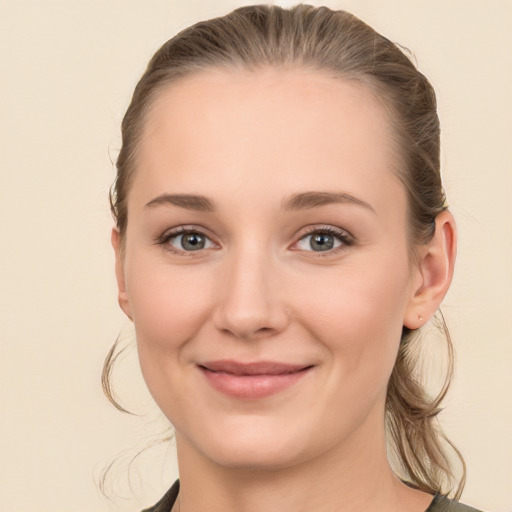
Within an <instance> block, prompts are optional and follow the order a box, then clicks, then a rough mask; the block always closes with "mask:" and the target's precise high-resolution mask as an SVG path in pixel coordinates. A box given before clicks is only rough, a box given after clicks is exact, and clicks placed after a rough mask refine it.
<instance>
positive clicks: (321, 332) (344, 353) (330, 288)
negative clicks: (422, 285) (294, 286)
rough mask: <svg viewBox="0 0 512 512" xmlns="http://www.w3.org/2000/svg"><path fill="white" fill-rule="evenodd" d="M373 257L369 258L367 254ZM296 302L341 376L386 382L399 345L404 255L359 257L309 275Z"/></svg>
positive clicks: (405, 269)
mask: <svg viewBox="0 0 512 512" xmlns="http://www.w3.org/2000/svg"><path fill="white" fill-rule="evenodd" d="M372 260H373V258H372ZM309 281H310V282H304V281H303V282H302V285H303V286H302V289H303V290H304V289H307V290H309V292H308V293H307V294H304V293H303V292H302V294H301V295H300V296H301V297H302V300H301V302H300V303H297V307H298V308H300V311H301V313H299V314H298V316H299V317H302V318H303V319H305V322H307V328H308V330H310V331H311V332H313V334H314V337H315V338H316V339H318V340H322V341H323V343H324V344H325V345H326V348H327V349H328V350H329V351H331V353H332V354H333V356H334V357H333V361H335V362H336V364H338V365H340V366H341V367H342V369H341V371H342V372H343V374H344V375H347V374H351V375H359V376H361V380H364V379H365V378H370V379H373V377H374V376H378V375H380V376H382V378H383V379H385V380H387V377H389V374H390V373H391V370H392V368H393V365H394V361H395V359H396V354H397V351H398V346H399V343H400V338H401V333H402V326H403V315H404V311H405V306H406V303H407V300H408V289H409V278H408V264H407V254H406V252H405V251H404V256H401V255H398V257H397V255H394V256H391V255H390V256H389V257H385V255H381V257H380V258H375V259H374V260H373V262H372V261H368V260H364V259H361V260H360V261H358V262H357V265H349V264H347V265H345V266H343V267H340V268H336V269H333V270H332V272H329V273H325V274H324V275H322V276H321V277H320V278H319V276H318V274H317V275H316V276H311V279H310V280H309Z"/></svg>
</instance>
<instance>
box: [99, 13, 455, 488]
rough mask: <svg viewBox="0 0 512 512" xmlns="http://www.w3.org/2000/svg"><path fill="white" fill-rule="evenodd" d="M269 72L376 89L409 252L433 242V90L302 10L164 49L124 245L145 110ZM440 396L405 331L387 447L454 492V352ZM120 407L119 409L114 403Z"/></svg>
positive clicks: (133, 133)
mask: <svg viewBox="0 0 512 512" xmlns="http://www.w3.org/2000/svg"><path fill="white" fill-rule="evenodd" d="M263 66H274V67H285V66H295V67H307V68H310V69H317V70H319V71H322V72H326V73H328V74H330V75H331V76H333V77H339V78H342V79H348V80H356V81H359V82H361V83H363V84H365V86H367V87H369V88H370V89H371V90H372V91H373V92H374V94H375V96H376V97H377V98H378V99H379V100H380V101H381V103H382V105H383V106H384V107H385V109H386V111H387V112H388V117H389V120H390V124H391V126H392V132H393V136H394V139H395V142H396V146H397V148H398V151H397V160H398V162H397V169H396V172H397V174H398V176H399V177H400V179H401V180H402V182H403V184H404V186H405V189H406V191H407V194H408V208H409V217H410V222H409V226H410V239H411V247H414V246H415V245H417V244H421V243H426V242H428V241H429V240H430V239H431V238H432V236H433V234H434V231H435V218H436V216H437V215H438V214H439V213H440V212H442V211H443V210H445V209H446V206H445V196H444V191H443V187H442V183H441V175H440V161H439V160H440V155H439V153H440V130H439V119H438V116H437V111H436V109H437V107H436V98H435V93H434V90H433V88H432V86H431V84H430V83H429V81H428V80H427V79H426V78H425V76H424V75H422V74H421V73H420V72H419V71H418V70H417V69H416V67H415V66H414V64H413V63H412V62H411V60H410V59H409V58H408V57H407V56H406V55H405V53H404V52H403V51H402V49H401V48H400V47H398V46H397V45H396V44H394V43H392V42H391V41H389V40H388V39H386V38H385V37H384V36H382V35H380V34H378V33H377V32H376V31H375V30H374V29H372V28H371V27H369V26H368V25H366V24H365V23H363V22H362V21H361V20H359V19H358V18H356V17H355V16H353V15H351V14H349V13H347V12H344V11H332V10H330V9H328V8H327V7H318V8H315V7H312V6H308V5H298V6H296V7H294V8H292V9H289V10H286V9H282V8H280V7H276V6H272V7H270V6H263V5H258V6H249V7H242V8H240V9H237V10H235V11H233V12H232V13H230V14H228V15H226V16H224V17H221V18H215V19H212V20H208V21H204V22H200V23H197V24H196V25H193V26H192V27H189V28H187V29H185V30H183V31H182V32H180V33H179V34H178V35H176V36H175V37H173V38H172V39H170V40H169V41H167V42H166V43H165V44H164V45H163V46H162V47H161V48H160V49H159V50H158V51H157V52H156V54H155V55H154V56H153V58H152V59H151V61H150V62H149V64H148V67H147V69H146V71H145V73H144V74H143V76H142V78H141V79H140V81H139V83H138V84H137V86H136V88H135V91H134V94H133V97H132V101H131V103H130V105H129V107H128V110H127V112H126V114H125V116H124V119H123V123H122V148H121V151H120V153H119V157H118V159H117V177H116V180H115V183H114V185H113V187H112V190H111V195H110V203H111V208H112V213H113V215H114V218H115V221H116V223H117V227H118V229H119V231H120V233H121V237H122V239H124V237H125V233H126V226H127V223H128V211H127V197H128V192H129V190H130V186H131V183H132V180H133V176H134V172H135V170H136V167H137V165H136V159H137V145H138V142H139V140H140V137H141V134H142V130H143V126H144V122H145V117H146V114H147V112H148V109H149V108H150V107H151V105H152V102H153V100H154V98H155V97H156V96H158V94H159V92H160V91H161V90H162V88H164V87H165V86H167V85H168V84H169V83H171V82H175V81H176V80H179V79H180V78H183V77H186V76H189V75H191V74H193V73H196V72H198V71H200V70H204V69H208V68H212V67H215V68H230V69H248V70H250V69H257V68H261V67H263ZM441 321H442V329H443V331H444V333H445V335H446V340H447V343H448V355H449V364H448V371H447V372H446V373H447V374H446V378H445V381H444V385H443V387H442V389H441V392H440V393H439V394H438V396H437V397H435V398H432V397H430V396H429V394H428V393H427V392H426V391H425V389H424V388H423V386H422V384H421V381H420V378H419V377H418V372H417V369H416V366H417V362H418V361H417V359H418V357H417V355H416V356H415V355H414V354H415V352H414V350H413V348H414V346H413V341H414V339H415V338H416V336H415V333H414V332H413V331H411V330H409V329H407V328H404V331H403V335H402V340H401V345H400V350H399V354H398V358H397V361H396V364H395V367H394V369H393V373H392V375H391V378H390V381H389V385H388V393H387V401H386V425H387V431H388V442H389V444H390V446H391V449H392V451H393V453H394V454H395V455H396V456H397V458H398V464H399V466H400V467H398V468H395V471H397V472H398V473H399V475H400V476H401V477H402V478H403V479H405V480H408V481H409V482H410V483H412V484H413V485H414V486H416V487H417V488H419V489H422V490H425V491H429V492H448V491H449V490H451V489H452V486H453V481H454V480H455V479H454V476H453V471H452V469H451V465H450V461H449V457H448V454H447V452H446V443H448V444H449V445H451V446H452V448H453V449H454V450H455V453H456V454H457V456H458V457H459V459H460V461H461V463H462V469H463V475H462V477H461V479H460V480H459V483H458V487H456V490H455V491H454V495H455V497H459V496H460V494H461V492H462V488H463V485H464V480H465V467H464V461H463V459H462V457H461V456H460V453H459V452H458V451H457V450H456V448H455V447H454V446H453V445H452V444H451V443H450V442H449V441H448V440H447V439H446V438H445V437H444V435H443V434H442V432H441V431H440V430H439V426H438V424H437V418H436V416H437V414H438V413H439V411H440V410H441V409H440V403H441V401H442V399H443V398H444V396H445V395H446V392H447V390H448V386H449V383H450V381H451V376H452V373H453V347H452V344H451V341H450V337H449V335H448V332H447V330H446V326H445V324H444V321H443V320H442V316H441ZM114 353H115V352H114V350H112V351H111V352H110V354H109V356H108V357H107V359H106V361H105V366H104V382H103V384H104V389H105V392H106V393H107V396H109V398H110V399H111V400H112V401H113V402H114V403H116V402H115V400H114V398H113V395H112V389H111V386H110V381H109V379H108V377H109V375H110V372H111V370H112V365H113V362H114V361H115V355H114ZM116 406H117V404H116Z"/></svg>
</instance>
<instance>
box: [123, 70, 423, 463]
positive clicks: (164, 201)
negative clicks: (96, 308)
mask: <svg viewBox="0 0 512 512" xmlns="http://www.w3.org/2000/svg"><path fill="white" fill-rule="evenodd" d="M395 162H396V158H395V157H394V155H393V144H392V141H391V134H390V128H389V126H388V124H387V120H386V117H385V114H384V111H383V109H382V107H381V106H380V105H379V104H378V103H377V102H376V100H375V99H374V98H373V96H372V94H371V93H370V92H369V91H368V90H367V89H366V88H364V87H363V86H362V85H360V84H357V83H355V82H348V81H343V80H339V79H333V78H331V77H328V76H326V75H323V74H321V73H319V72H313V71H307V70H273V69H268V70H259V71H254V72H249V71H244V72H242V71H240V72H235V71H214V70H212V71H205V72H203V73H200V74H197V75H195V76H193V77H191V78H186V79H184V80H183V81H181V82H178V83H175V84H173V85H170V86H169V87H168V88H167V89H165V90H164V91H163V92H162V93H161V94H160V96H159V97H158V99H157V100H156V102H155V103H154V105H153V107H152V109H151V111H150V113H149V115H148V117H147V121H146V125H145V129H144V133H143V139H142V141H141V144H140V146H139V149H138V154H137V170H136V174H135V179H134V182H133V184H132V187H131V190H130V194H129V198H128V219H129V220H128V227H127V232H126V247H125V254H124V257H122V258H121V256H120V254H119V239H118V235H117V233H116V232H115V233H114V245H115V246H116V247H117V252H118V279H119V285H120V302H121V305H122V307H123V309H124V310H125V312H126V313H127V314H128V315H129V316H130V317H131V318H132V319H133V321H134V324H135V329H136V335H137V342H138V350H139V356H140V364H141V367H142V371H143V374H144V377H145V379H146V381H147V384H148V386H149V389H150V391H151V393H152V395H153V396H154V398H155V400H156V402H157V403H158V405H159V406H160V408H161V409H162V411H163V412H164V413H165V415H166V416H167V417H168V418H169V420H170V421H171V422H172V423H173V425H174V426H175V429H176V435H177V441H178V449H179V450H180V451H182V452H186V451H187V450H188V451H189V452H190V453H192V452H193V453H195V455H196V456H198V457H205V458H207V459H209V461H213V462H214V463H216V464H220V465H223V466H228V467H237V468H241V467H247V468H264V467H284V466H288V465H292V464H296V463H300V462H303V461H306V460H308V459H312V458H314V457H316V456H318V455H320V454H322V453H327V452H328V451H330V452H333V451H334V452H336V451H337V450H338V451H340V450H341V451H343V450H355V449H361V447H362V446H364V445H365V444H366V445H368V443H369V441H368V440H369V439H370V440H371V439H378V440H379V441H381V440H382V438H383V430H384V427H383V415H384V403H385V396H386V385H387V382H388V378H389V376H390V373H391V371H392V368H393V365H394V361H395V357H396V353H397V350H398V346H399V341H400V336H401V332H402V327H403V325H404V318H405V317H406V315H408V314H409V315H410V310H411V308H412V307H413V304H412V297H413V296H414V294H415V290H416V289H417V288H418V286H419V282H420V272H419V270H418V269H417V268H416V267H415V266H414V265H413V264H412V263H411V262H410V261H409V258H408V254H409V247H408V240H407V235H406V233H407V215H406V210H407V207H406V206H407V205H406V194H405V191H404V188H403V186H402V184H401V183H400V181H399V180H398V179H397V177H396V175H395V172H394V171H395V169H394V163H395ZM363 440H364V441H363Z"/></svg>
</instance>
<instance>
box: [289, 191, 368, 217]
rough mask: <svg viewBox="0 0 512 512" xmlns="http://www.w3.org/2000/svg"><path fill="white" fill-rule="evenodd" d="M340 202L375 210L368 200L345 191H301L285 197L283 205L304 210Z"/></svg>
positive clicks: (291, 208) (290, 208)
mask: <svg viewBox="0 0 512 512" xmlns="http://www.w3.org/2000/svg"><path fill="white" fill-rule="evenodd" d="M340 203H342V204H343V203H349V204H355V205H357V206H362V207H363V208H367V209H369V210H371V211H372V212H375V210H374V209H373V207H372V206H371V205H370V204H368V203H367V202H366V201H363V200H362V199H359V198H357V197H355V196H353V195H351V194H347V193H345V192H315V191H313V192H301V193H299V194H294V195H293V196H291V197H289V198H287V199H285V200H284V201H283V203H282V207H283V209H284V210H303V209H309V208H318V207H320V206H325V205H329V204H340Z"/></svg>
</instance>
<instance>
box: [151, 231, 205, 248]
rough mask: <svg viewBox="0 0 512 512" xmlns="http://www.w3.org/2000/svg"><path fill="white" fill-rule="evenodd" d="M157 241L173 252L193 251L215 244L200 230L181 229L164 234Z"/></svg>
mask: <svg viewBox="0 0 512 512" xmlns="http://www.w3.org/2000/svg"><path fill="white" fill-rule="evenodd" d="M159 243H160V244H162V245H166V246H167V247H168V249H170V250H172V251H173V252H183V251H185V252H193V251H200V250H202V249H211V248H213V247H214V246H215V244H214V243H213V242H212V241H211V240H210V239H209V238H208V237H207V236H206V235H205V234H204V233H201V232H200V231H195V230H181V231H179V232H176V231H174V232H171V233H167V234H165V235H164V236H163V237H162V238H161V239H160V240H159Z"/></svg>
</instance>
